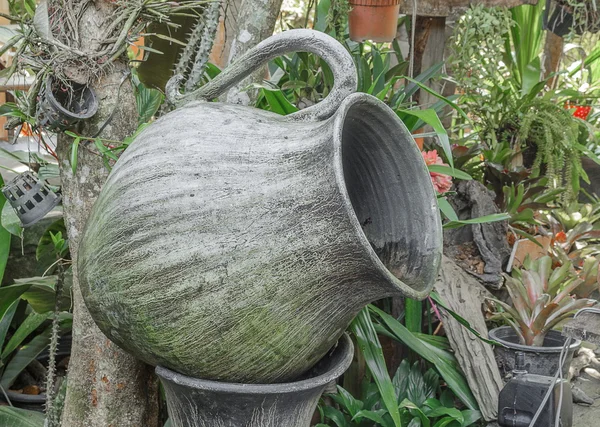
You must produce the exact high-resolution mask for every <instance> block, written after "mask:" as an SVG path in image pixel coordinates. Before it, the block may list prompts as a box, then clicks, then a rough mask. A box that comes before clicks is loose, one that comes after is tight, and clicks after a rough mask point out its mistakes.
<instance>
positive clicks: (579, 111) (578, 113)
mask: <svg viewBox="0 0 600 427" xmlns="http://www.w3.org/2000/svg"><path fill="white" fill-rule="evenodd" d="M565 108H566V109H567V110H570V109H574V110H575V111H573V117H577V118H579V119H581V120H586V119H587V118H588V116H589V115H590V113H591V112H592V107H589V106H586V105H575V104H573V103H571V102H565Z"/></svg>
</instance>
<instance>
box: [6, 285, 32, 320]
mask: <svg viewBox="0 0 600 427" xmlns="http://www.w3.org/2000/svg"><path fill="white" fill-rule="evenodd" d="M30 286H31V285H28V284H25V285H11V286H1V287H0V319H1V318H2V317H3V316H4V313H6V311H7V310H8V308H9V307H10V306H11V305H12V303H13V302H15V301H16V300H18V299H19V298H20V297H21V295H23V293H24V292H25V291H27V289H29V287H30Z"/></svg>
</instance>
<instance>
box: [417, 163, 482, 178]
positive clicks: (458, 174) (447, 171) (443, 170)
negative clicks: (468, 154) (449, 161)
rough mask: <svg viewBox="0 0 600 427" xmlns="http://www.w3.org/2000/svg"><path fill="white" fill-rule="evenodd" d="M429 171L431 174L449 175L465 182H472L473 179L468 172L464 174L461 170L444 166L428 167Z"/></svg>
mask: <svg viewBox="0 0 600 427" xmlns="http://www.w3.org/2000/svg"><path fill="white" fill-rule="evenodd" d="M427 169H429V172H435V173H439V174H442V175H448V176H451V177H454V178H458V179H464V180H465V181H470V180H472V179H473V178H472V177H471V175H469V174H468V173H466V172H463V171H461V170H459V169H454V168H451V167H448V166H444V165H427Z"/></svg>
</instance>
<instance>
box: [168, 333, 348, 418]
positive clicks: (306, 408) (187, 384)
mask: <svg viewBox="0 0 600 427" xmlns="http://www.w3.org/2000/svg"><path fill="white" fill-rule="evenodd" d="M353 355H354V348H353V345H352V341H351V340H350V338H349V337H348V336H347V335H346V334H344V335H343V336H342V337H341V338H340V340H339V342H338V344H337V346H336V347H335V349H333V350H332V351H331V352H330V353H329V354H327V355H326V356H325V357H324V358H323V359H321V361H320V362H319V363H317V365H316V366H315V367H314V368H313V369H311V371H310V372H308V373H307V374H305V375H304V376H303V377H302V378H301V379H299V380H298V381H295V382H290V383H281V384H236V383H222V382H217V381H208V380H200V379H196V378H191V377H188V376H185V375H181V374H178V373H177V372H173V371H171V370H169V369H166V368H163V367H161V366H157V367H156V374H157V375H158V376H159V378H160V380H161V382H162V384H163V386H164V389H165V394H166V397H167V407H168V411H169V417H170V419H171V423H172V426H173V427H200V426H215V427H217V426H218V427H308V426H309V425H310V420H311V418H312V416H313V413H314V411H315V408H316V406H317V402H318V401H319V397H320V396H321V393H323V390H324V389H325V386H326V385H327V384H328V383H330V382H331V381H333V380H335V379H336V378H338V377H339V376H340V375H342V374H343V373H344V371H345V370H346V369H348V366H350V363H351V362H352V357H353Z"/></svg>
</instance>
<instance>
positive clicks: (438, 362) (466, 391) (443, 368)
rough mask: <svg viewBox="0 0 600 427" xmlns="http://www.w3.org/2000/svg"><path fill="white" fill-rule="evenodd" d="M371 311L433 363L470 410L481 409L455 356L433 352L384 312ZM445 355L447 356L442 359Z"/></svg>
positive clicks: (373, 309) (377, 309)
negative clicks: (456, 362) (455, 361)
mask: <svg viewBox="0 0 600 427" xmlns="http://www.w3.org/2000/svg"><path fill="white" fill-rule="evenodd" d="M369 310H371V311H372V312H374V313H375V314H376V315H377V316H378V317H379V318H380V319H381V320H382V321H383V323H384V324H385V325H386V326H387V327H388V328H389V329H390V331H391V332H392V333H393V334H394V335H395V337H396V339H397V340H398V341H400V342H403V343H404V344H406V346H408V347H409V348H410V349H411V350H413V351H414V352H416V353H417V354H418V355H419V356H421V357H422V358H424V359H425V360H427V361H429V362H430V363H433V364H434V365H435V367H436V368H437V370H438V372H439V373H440V375H441V376H442V378H444V380H445V381H446V383H447V384H448V386H449V387H450V388H451V389H452V391H454V393H455V394H456V395H457V396H458V398H459V399H460V400H461V401H462V402H463V403H464V404H465V405H466V406H467V407H468V408H469V409H477V410H478V409H479V406H478V405H477V401H476V400H475V398H474V397H473V394H472V393H471V389H470V387H469V385H468V383H467V381H466V380H465V377H464V376H463V374H462V372H460V370H459V368H458V367H457V366H455V365H453V364H452V362H451V361H452V360H453V359H454V360H456V359H455V358H454V356H452V355H451V354H450V353H448V352H443V353H442V350H439V349H438V350H437V351H431V348H432V347H430V346H428V345H426V344H425V343H424V342H423V341H421V340H419V339H418V338H417V337H415V336H414V335H413V334H412V333H411V332H410V331H409V330H408V329H406V328H405V327H404V325H402V324H401V323H400V322H398V321H397V320H396V319H394V318H393V317H392V316H390V315H389V314H387V313H386V312H384V311H383V310H380V309H379V308H377V307H375V306H373V305H369ZM443 354H447V355H446V356H445V357H444V358H442V355H443Z"/></svg>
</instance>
